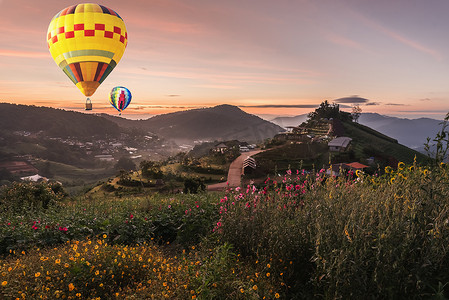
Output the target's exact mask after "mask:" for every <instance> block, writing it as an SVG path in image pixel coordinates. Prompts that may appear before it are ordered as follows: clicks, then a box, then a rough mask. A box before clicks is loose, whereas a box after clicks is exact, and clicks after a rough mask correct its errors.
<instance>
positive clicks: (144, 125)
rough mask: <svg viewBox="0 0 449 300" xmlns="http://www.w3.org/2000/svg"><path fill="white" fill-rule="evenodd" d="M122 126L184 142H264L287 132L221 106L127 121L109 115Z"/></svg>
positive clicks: (244, 113)
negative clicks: (234, 140) (282, 132)
mask: <svg viewBox="0 0 449 300" xmlns="http://www.w3.org/2000/svg"><path fill="white" fill-rule="evenodd" d="M105 117H107V118H108V119H109V120H112V121H114V122H117V124H119V125H120V126H125V127H137V128H141V129H144V130H147V131H150V132H153V133H155V134H157V135H159V136H163V137H165V138H171V139H180V140H190V141H193V140H233V139H236V140H240V141H261V140H264V139H266V138H271V137H273V136H274V135H275V134H277V133H279V132H281V131H283V129H282V128H281V127H279V126H278V125H275V124H273V123H270V122H268V121H265V120H263V119H261V118H259V117H257V116H255V115H251V114H248V113H246V112H244V111H242V110H241V109H239V108H238V107H236V106H232V105H218V106H215V107H211V108H201V109H192V110H186V111H180V112H174V113H169V114H163V115H158V116H154V117H152V118H150V119H147V120H134V121H131V120H123V119H121V118H117V117H111V116H105Z"/></svg>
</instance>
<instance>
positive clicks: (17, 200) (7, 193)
mask: <svg viewBox="0 0 449 300" xmlns="http://www.w3.org/2000/svg"><path fill="white" fill-rule="evenodd" d="M66 196H67V193H66V192H65V191H64V189H63V188H62V186H61V185H60V184H58V183H50V184H49V183H45V182H40V183H31V182H14V183H13V185H12V186H5V187H3V188H2V190H1V191H0V205H1V208H2V209H3V210H14V211H18V212H20V211H23V210H24V209H47V208H49V207H50V206H51V205H53V204H56V203H58V202H60V201H61V200H62V199H63V198H64V197H66Z"/></svg>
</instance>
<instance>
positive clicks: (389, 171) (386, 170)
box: [385, 166, 392, 174]
mask: <svg viewBox="0 0 449 300" xmlns="http://www.w3.org/2000/svg"><path fill="white" fill-rule="evenodd" d="M391 171H392V170H391V167H390V166H386V167H385V173H387V174H388V173H391Z"/></svg>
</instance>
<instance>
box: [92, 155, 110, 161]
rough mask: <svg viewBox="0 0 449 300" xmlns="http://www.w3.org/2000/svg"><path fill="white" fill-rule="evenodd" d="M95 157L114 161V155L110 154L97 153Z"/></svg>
mask: <svg viewBox="0 0 449 300" xmlns="http://www.w3.org/2000/svg"><path fill="white" fill-rule="evenodd" d="M95 158H97V159H99V160H101V161H114V157H113V156H112V155H110V154H102V155H95Z"/></svg>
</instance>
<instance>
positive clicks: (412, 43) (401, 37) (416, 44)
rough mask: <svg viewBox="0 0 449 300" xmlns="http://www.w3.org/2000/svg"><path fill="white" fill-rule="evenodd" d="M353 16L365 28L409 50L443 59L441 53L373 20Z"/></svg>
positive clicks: (361, 16) (362, 16) (358, 15)
mask: <svg viewBox="0 0 449 300" xmlns="http://www.w3.org/2000/svg"><path fill="white" fill-rule="evenodd" d="M355 15H356V16H357V17H358V18H359V19H360V20H362V22H363V23H364V24H366V25H367V26H369V27H371V28H373V29H375V30H376V31H378V32H380V33H382V34H384V35H386V36H388V37H390V38H392V39H394V40H396V41H398V42H400V43H402V44H404V45H406V46H408V47H410V48H413V49H415V50H418V51H420V52H422V53H425V54H428V55H430V56H432V57H433V58H435V59H436V60H438V61H440V60H441V59H442V58H443V56H442V55H441V53H440V52H438V51H436V50H434V49H431V48H429V47H427V46H425V45H423V44H421V43H419V42H417V41H415V40H412V39H410V38H409V37H406V36H404V35H402V34H400V33H398V32H396V31H393V30H391V29H389V28H387V27H385V26H383V25H381V24H380V23H378V22H376V21H374V20H372V19H370V18H368V17H366V16H364V15H361V14H358V13H355Z"/></svg>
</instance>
